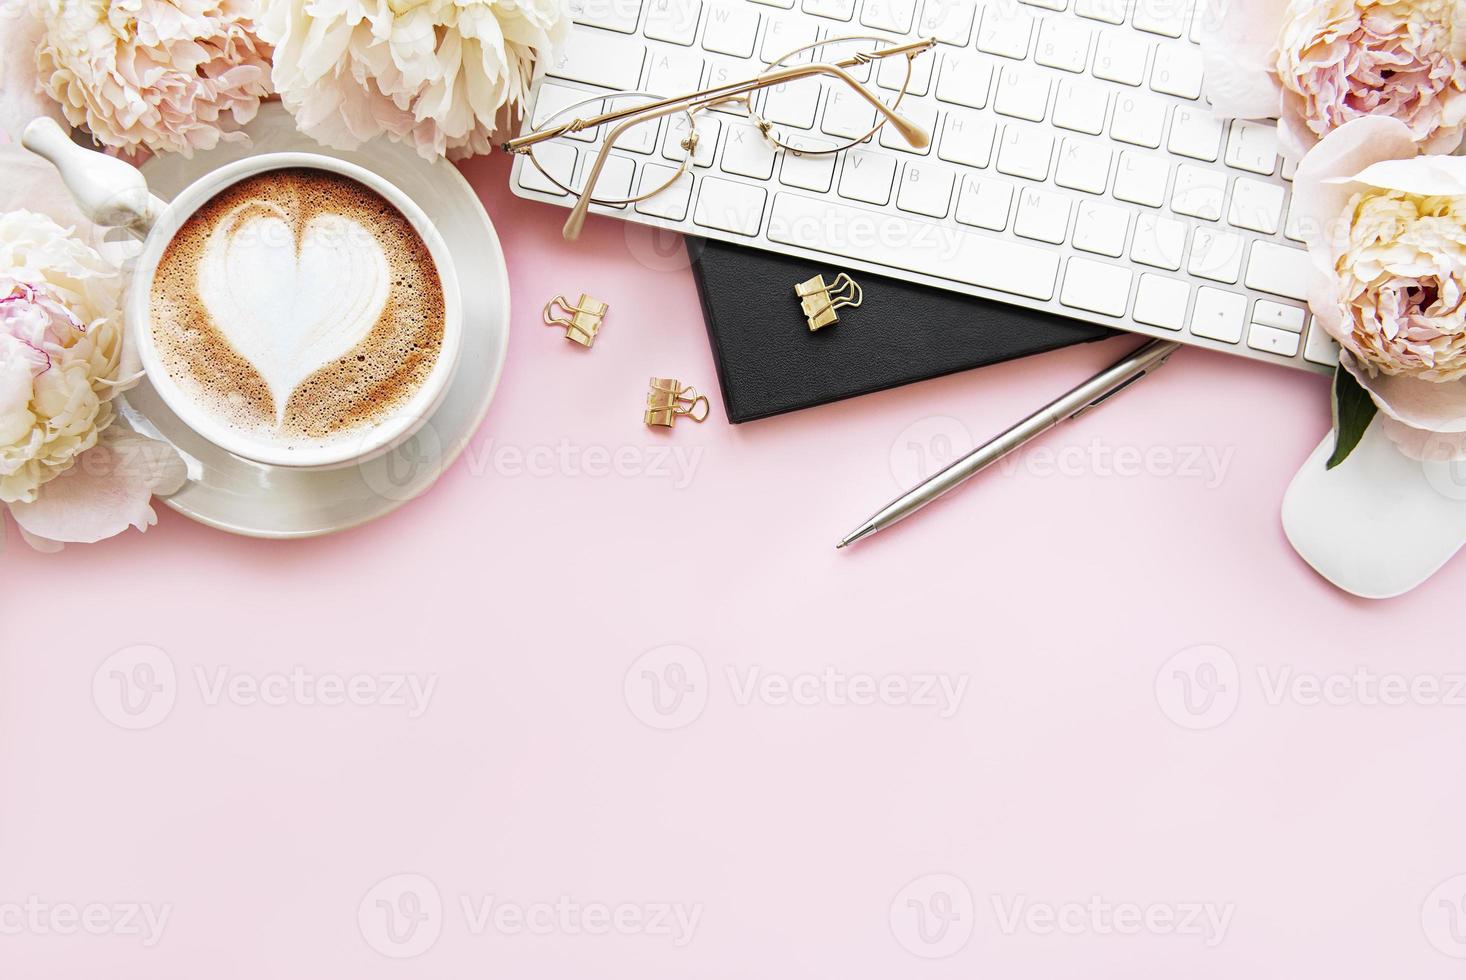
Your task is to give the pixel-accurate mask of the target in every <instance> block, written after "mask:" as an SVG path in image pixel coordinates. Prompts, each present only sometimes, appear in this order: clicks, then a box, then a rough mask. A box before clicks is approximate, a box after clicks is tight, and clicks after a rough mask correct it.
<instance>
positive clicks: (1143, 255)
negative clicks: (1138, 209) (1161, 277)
mask: <svg viewBox="0 0 1466 980" xmlns="http://www.w3.org/2000/svg"><path fill="white" fill-rule="evenodd" d="M1185 250H1186V223H1185V222H1183V221H1178V220H1176V219H1175V218H1163V217H1161V216H1160V215H1156V214H1146V213H1142V214H1139V215H1136V217H1135V238H1134V240H1133V241H1131V243H1130V257H1131V258H1132V259H1134V260H1135V261H1136V262H1139V263H1141V264H1142V265H1152V266H1155V267H1156V268H1157V269H1169V270H1171V271H1172V272H1175V271H1176V270H1177V269H1179V268H1181V253H1182V252H1184V251H1185Z"/></svg>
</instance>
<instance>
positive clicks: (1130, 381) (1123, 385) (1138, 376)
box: [1066, 365, 1160, 421]
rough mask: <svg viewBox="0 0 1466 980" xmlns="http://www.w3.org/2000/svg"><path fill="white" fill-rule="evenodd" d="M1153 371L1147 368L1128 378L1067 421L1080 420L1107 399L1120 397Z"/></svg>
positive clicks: (1083, 407)
mask: <svg viewBox="0 0 1466 980" xmlns="http://www.w3.org/2000/svg"><path fill="white" fill-rule="evenodd" d="M1159 366H1160V365H1156V367H1159ZM1151 370H1153V368H1146V369H1145V370H1144V371H1141V372H1140V373H1139V374H1136V375H1135V376H1134V377H1130V378H1126V379H1125V380H1124V381H1122V382H1120V383H1119V384H1117V385H1115V387H1113V388H1111V389H1110V390H1109V391H1107V392H1105V393H1104V394H1103V395H1100V396H1099V397H1098V398H1096V399H1095V400H1094V401H1092V402H1090V403H1089V404H1088V405H1081V406H1080V407H1079V408H1077V409H1075V410H1074V412H1073V414H1071V415H1068V416H1066V421H1067V420H1072V419H1077V418H1079V416H1081V415H1083V414H1084V413H1085V412H1087V411H1089V410H1090V409H1091V408H1094V407H1095V406H1097V405H1099V404H1100V403H1101V402H1103V401H1104V400H1105V399H1107V398H1111V397H1113V396H1115V395H1118V394H1119V393H1120V392H1122V391H1124V390H1125V389H1126V388H1128V387H1130V386H1131V385H1133V384H1134V383H1135V382H1137V381H1139V380H1140V379H1141V378H1143V377H1145V376H1146V375H1147V374H1149V373H1150V372H1151Z"/></svg>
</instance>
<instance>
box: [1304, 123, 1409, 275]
mask: <svg viewBox="0 0 1466 980" xmlns="http://www.w3.org/2000/svg"><path fill="white" fill-rule="evenodd" d="M1414 156H1415V141H1414V140H1413V139H1412V138H1411V136H1410V130H1409V128H1408V127H1406V125H1405V124H1404V123H1402V122H1400V121H1399V120H1398V119H1392V118H1389V117H1386V116H1369V117H1365V118H1362V119H1354V120H1351V121H1349V122H1347V123H1345V124H1344V125H1342V126H1340V127H1339V128H1338V129H1336V130H1334V131H1333V132H1332V133H1329V135H1328V136H1326V137H1324V138H1323V139H1322V140H1320V141H1319V143H1318V145H1317V146H1315V147H1314V148H1313V149H1312V150H1310V151H1309V152H1308V154H1307V155H1306V156H1305V157H1304V158H1303V160H1302V162H1301V163H1299V164H1298V172H1297V173H1296V174H1294V175H1293V203H1292V205H1291V208H1292V212H1291V216H1292V217H1293V219H1294V221H1295V222H1296V223H1297V226H1298V231H1299V234H1300V235H1301V236H1302V238H1303V241H1304V244H1306V245H1307V246H1308V251H1309V255H1310V256H1311V257H1312V258H1313V262H1314V265H1315V267H1317V268H1319V269H1320V270H1322V271H1324V272H1326V273H1327V272H1329V271H1331V270H1332V269H1333V265H1334V263H1333V258H1334V250H1333V249H1334V245H1335V243H1336V242H1337V241H1339V240H1340V239H1341V238H1342V237H1343V236H1344V235H1345V234H1346V233H1347V228H1342V229H1341V228H1340V227H1339V220H1340V216H1341V215H1342V214H1343V211H1344V206H1345V205H1346V204H1347V203H1348V201H1349V198H1350V197H1351V196H1352V195H1353V194H1354V192H1355V191H1357V190H1359V186H1358V185H1357V184H1355V183H1353V178H1354V176H1355V175H1356V174H1358V173H1359V172H1360V171H1362V170H1364V169H1365V168H1367V167H1369V166H1370V165H1371V164H1375V163H1379V162H1380V161H1382V160H1396V159H1408V158H1411V157H1414Z"/></svg>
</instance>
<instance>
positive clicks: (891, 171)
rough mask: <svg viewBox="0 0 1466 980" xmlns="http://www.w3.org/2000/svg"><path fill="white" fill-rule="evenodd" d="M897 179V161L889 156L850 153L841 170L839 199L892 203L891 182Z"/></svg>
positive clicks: (847, 154)
mask: <svg viewBox="0 0 1466 980" xmlns="http://www.w3.org/2000/svg"><path fill="white" fill-rule="evenodd" d="M895 176H896V159H895V157H892V156H891V155H890V154H887V153H873V152H872V151H870V150H850V151H848V152H847V153H846V154H845V165H844V166H843V167H842V168H841V169H840V196H841V197H848V198H850V199H852V200H856V201H865V202H867V203H869V204H886V203H887V202H889V201H890V200H891V181H892V180H893V179H894V178H895Z"/></svg>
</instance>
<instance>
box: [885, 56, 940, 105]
mask: <svg viewBox="0 0 1466 980" xmlns="http://www.w3.org/2000/svg"><path fill="white" fill-rule="evenodd" d="M936 63H937V57H936V55H923V56H922V57H920V58H917V59H916V60H915V61H907V60H906V59H905V58H887V59H885V60H884V61H882V62H881V67H880V71H879V72H877V73H876V83H877V84H878V85H880V87H881V88H885V89H890V90H891V91H892V92H899V91H901V85H902V84H903V83H905V85H906V94H907V95H908V96H911V95H917V96H920V95H926V93H927V90H928V89H929V88H931V83H932V66H933V65H935V64H936ZM901 107H902V108H903V109H904V108H906V103H905V102H904V101H903V102H902V103H901Z"/></svg>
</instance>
